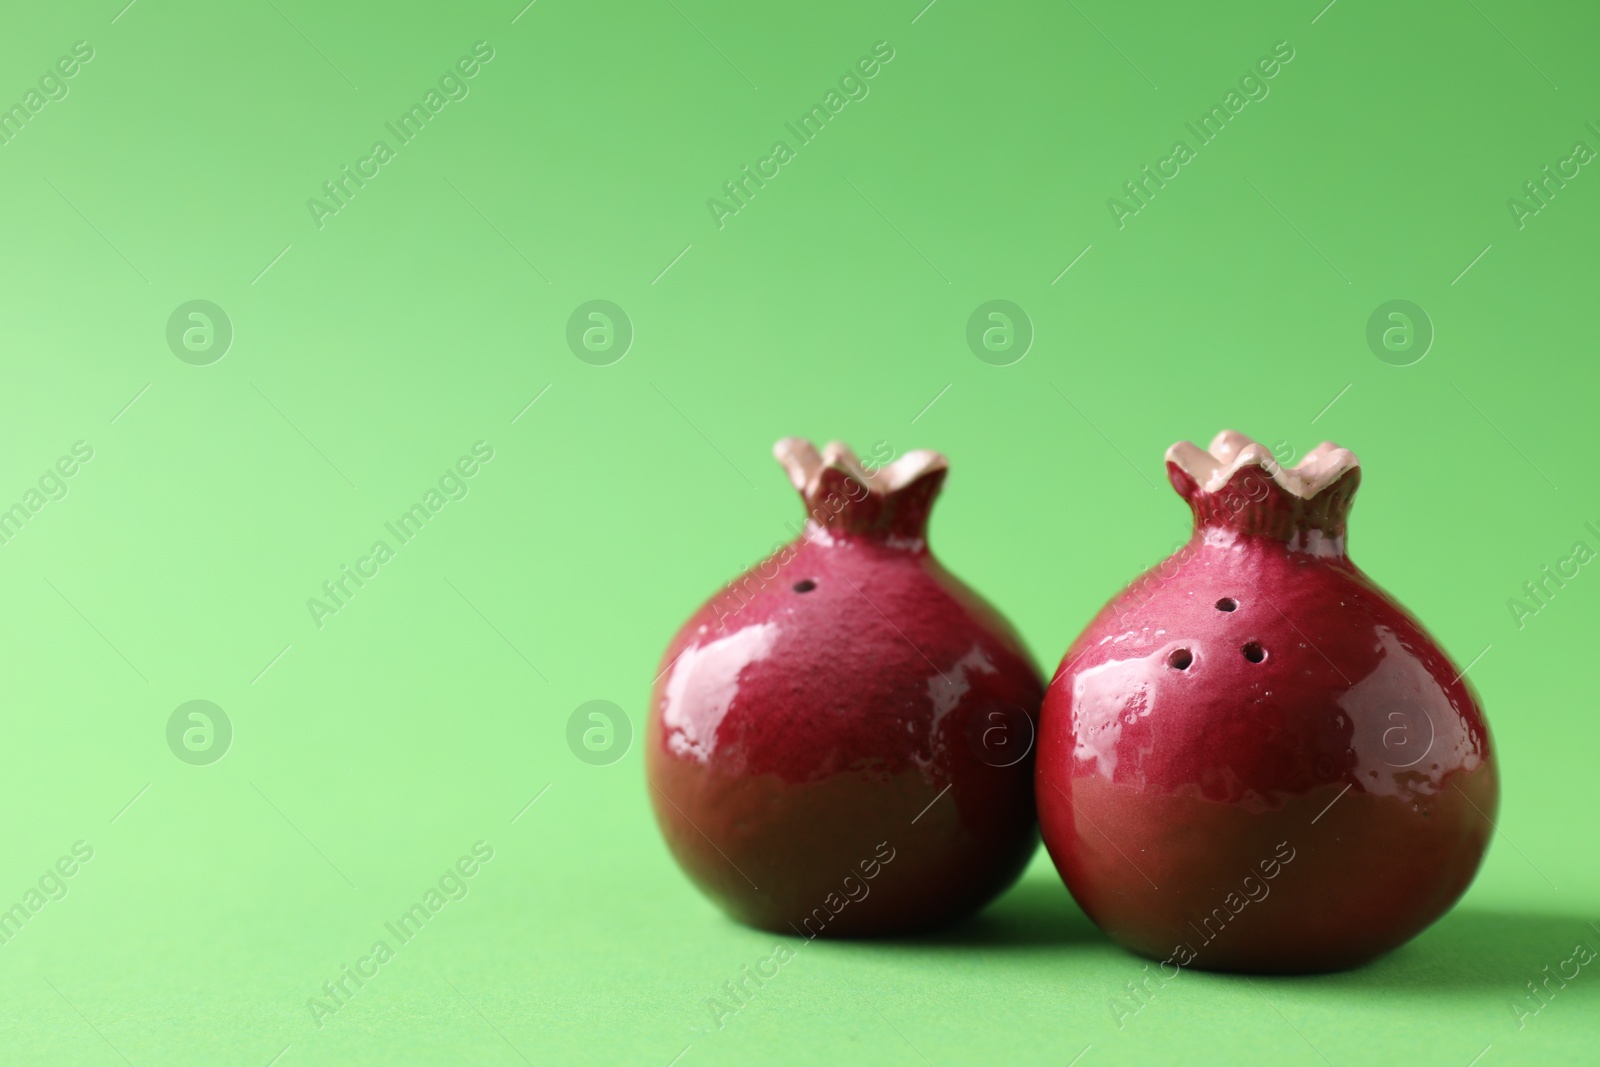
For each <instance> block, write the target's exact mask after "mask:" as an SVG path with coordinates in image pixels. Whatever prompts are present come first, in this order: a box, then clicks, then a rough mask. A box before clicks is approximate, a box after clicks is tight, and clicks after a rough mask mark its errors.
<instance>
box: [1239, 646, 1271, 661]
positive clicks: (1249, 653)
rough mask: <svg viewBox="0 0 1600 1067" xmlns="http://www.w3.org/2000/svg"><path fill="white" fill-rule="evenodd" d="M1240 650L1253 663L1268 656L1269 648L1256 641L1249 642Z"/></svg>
mask: <svg viewBox="0 0 1600 1067" xmlns="http://www.w3.org/2000/svg"><path fill="white" fill-rule="evenodd" d="M1239 651H1240V652H1243V653H1244V658H1245V659H1247V660H1249V661H1250V662H1251V663H1260V662H1261V661H1262V660H1264V659H1266V658H1267V650H1266V649H1264V648H1262V647H1261V646H1260V645H1258V644H1256V643H1255V642H1254V641H1251V642H1249V643H1248V644H1246V645H1245V646H1244V647H1243V648H1241V649H1240V650H1239Z"/></svg>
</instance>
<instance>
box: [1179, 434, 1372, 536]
mask: <svg viewBox="0 0 1600 1067" xmlns="http://www.w3.org/2000/svg"><path fill="white" fill-rule="evenodd" d="M1167 477H1168V478H1170V479H1171V481H1172V486H1173V488H1174V489H1176V490H1177V491H1178V495H1179V496H1181V497H1183V498H1184V499H1185V500H1187V501H1188V502H1189V506H1190V507H1191V508H1192V509H1193V511H1194V520H1195V527H1196V528H1197V529H1199V528H1201V527H1223V528H1226V529H1231V530H1233V531H1235V532H1237V533H1243V534H1249V535H1253V536H1260V537H1273V538H1277V539H1279V540H1283V541H1287V542H1288V543H1289V546H1290V548H1292V549H1299V550H1302V551H1307V552H1315V553H1317V554H1319V555H1338V554H1342V553H1343V551H1344V536H1345V521H1346V519H1347V517H1348V516H1349V513H1350V505H1351V502H1352V499H1353V498H1354V496H1355V491H1356V487H1357V486H1358V485H1359V484H1360V483H1361V461H1360V460H1358V459H1357V458H1356V456H1355V453H1353V452H1351V451H1350V450H1349V449H1346V448H1340V447H1339V446H1338V445H1336V444H1334V443H1333V442H1331V441H1324V442H1323V443H1322V444H1320V445H1318V446H1317V447H1316V448H1313V449H1312V450H1311V451H1310V452H1308V453H1306V455H1305V456H1304V457H1302V458H1301V460H1300V462H1299V463H1297V464H1295V465H1294V466H1293V467H1285V466H1283V465H1282V464H1281V463H1279V462H1278V460H1277V457H1275V456H1274V455H1273V454H1272V450H1271V449H1269V448H1267V447H1266V446H1265V445H1263V444H1260V443H1259V442H1256V441H1252V440H1251V439H1250V438H1248V437H1246V436H1245V435H1244V434H1242V433H1237V432H1235V431H1233V430H1223V431H1222V432H1221V433H1219V434H1217V436H1216V437H1214V438H1212V440H1211V447H1210V448H1208V449H1201V448H1198V447H1196V446H1195V445H1193V444H1191V443H1190V442H1188V441H1179V442H1178V443H1177V444H1175V445H1173V446H1172V447H1171V448H1169V449H1167Z"/></svg>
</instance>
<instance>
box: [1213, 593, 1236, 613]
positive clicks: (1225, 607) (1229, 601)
mask: <svg viewBox="0 0 1600 1067" xmlns="http://www.w3.org/2000/svg"><path fill="white" fill-rule="evenodd" d="M1238 606H1239V602H1238V601H1237V600H1235V599H1233V597H1231V596H1225V597H1223V598H1222V599H1221V600H1219V601H1217V610H1218V611H1232V610H1233V609H1234V608H1237V607H1238Z"/></svg>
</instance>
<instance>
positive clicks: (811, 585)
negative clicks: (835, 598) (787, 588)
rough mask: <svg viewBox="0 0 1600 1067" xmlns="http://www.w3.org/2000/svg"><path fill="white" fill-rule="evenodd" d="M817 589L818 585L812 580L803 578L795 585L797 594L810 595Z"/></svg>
mask: <svg viewBox="0 0 1600 1067" xmlns="http://www.w3.org/2000/svg"><path fill="white" fill-rule="evenodd" d="M816 587H817V583H816V582H813V581H812V580H811V579H810V578H802V579H800V580H799V581H798V582H795V583H794V591H795V592H796V593H809V592H811V590H813V589H815V588H816Z"/></svg>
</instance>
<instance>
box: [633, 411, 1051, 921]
mask: <svg viewBox="0 0 1600 1067" xmlns="http://www.w3.org/2000/svg"><path fill="white" fill-rule="evenodd" d="M774 453H775V454H776V455H777V457H778V459H779V461H780V462H781V463H782V464H783V466H784V468H785V469H786V471H787V472H788V474H789V477H790V481H791V482H792V483H793V485H794V486H795V488H796V489H797V490H798V491H799V492H800V495H801V497H802V499H803V500H804V502H805V505H806V512H807V514H806V525H805V530H804V533H803V534H802V536H800V537H799V538H797V539H796V540H795V541H794V542H793V543H792V544H790V545H788V546H786V547H785V548H784V549H782V550H780V551H779V552H778V553H776V554H775V555H774V556H772V557H771V558H769V559H767V560H763V561H762V562H761V563H760V564H758V565H757V566H756V567H754V568H752V569H751V570H750V571H748V572H746V573H745V574H744V575H742V576H741V577H740V578H738V579H736V580H735V581H734V582H732V583H730V586H729V588H728V590H726V591H724V592H723V593H721V594H719V595H718V596H715V597H713V598H712V599H711V600H709V601H708V602H707V603H706V604H705V605H704V606H703V607H702V608H701V609H700V610H699V611H698V612H696V613H695V615H694V616H693V617H691V618H690V619H689V621H688V622H687V623H685V624H684V626H683V627H682V628H681V629H680V630H679V632H678V634H677V636H676V637H675V638H674V639H673V640H672V642H671V643H670V644H669V645H668V647H667V650H666V653H665V655H664V656H663V658H662V661H661V675H660V678H659V680H658V681H657V682H656V685H655V688H654V693H653V697H652V704H651V713H650V719H649V725H648V734H647V746H646V772H647V775H648V779H649V787H650V799H651V802H652V804H653V805H654V808H655V812H656V817H657V820H658V822H659V824H660V826H661V829H662V833H663V836H664V837H665V839H666V842H667V845H668V847H669V848H670V849H671V851H672V853H673V856H674V857H675V858H676V859H677V861H678V863H679V864H680V866H682V867H683V869H684V871H685V873H687V874H688V875H689V877H690V878H691V879H692V880H693V881H694V882H695V884H696V885H697V886H699V887H700V889H701V890H702V891H703V892H705V893H706V895H707V896H709V897H710V898H711V899H712V900H713V901H715V902H716V903H717V904H718V905H720V906H721V907H722V908H723V909H724V910H726V911H727V912H728V913H729V914H730V915H732V916H733V917H734V918H736V919H738V920H740V921H742V922H745V923H749V924H751V925H753V926H758V927H762V928H765V929H770V930H775V931H779V932H783V933H790V934H794V933H798V934H800V935H801V936H805V937H815V936H846V937H848V936H858V937H859V936H879V935H885V934H894V933H903V932H908V931H913V930H919V929H926V928H930V927H936V926H939V925H943V924H946V923H949V922H953V921H955V920H958V919H960V918H963V917H965V916H966V915H969V914H971V913H973V912H974V911H976V910H977V909H978V908H980V907H982V906H983V905H984V904H986V903H988V902H989V901H990V900H992V899H993V898H994V897H995V896H997V895H998V894H999V893H1000V892H1002V891H1003V890H1004V889H1005V888H1007V887H1008V886H1009V885H1011V884H1012V882H1014V881H1015V880H1016V878H1017V877H1018V876H1019V875H1020V874H1021V872H1022V870H1023V868H1024V867H1025V866H1026V865H1027V862H1028V859H1029V858H1030V857H1031V856H1032V854H1033V852H1034V849H1035V848H1036V846H1037V843H1038V832H1037V827H1036V821H1035V813H1034V801H1033V751H1032V749H1033V742H1034V737H1035V731H1036V727H1037V712H1038V707H1039V702H1040V700H1041V699H1042V696H1043V680H1042V679H1041V678H1040V676H1039V673H1038V671H1037V669H1036V668H1035V667H1034V666H1033V663H1032V661H1031V660H1030V658H1029V657H1028V655H1027V653H1026V651H1025V650H1024V648H1023V647H1022V644H1021V641H1020V639H1019V638H1018V637H1017V635H1016V633H1015V631H1014V630H1013V629H1012V628H1011V626H1010V625H1009V624H1008V623H1007V622H1006V621H1005V620H1004V619H1003V618H1002V617H1001V616H1000V615H999V614H998V613H997V612H996V611H995V610H994V609H993V608H991V607H990V606H989V605H988V604H987V603H986V602H985V601H984V600H983V599H982V598H981V597H979V596H978V595H977V594H976V593H974V592H973V591H972V590H971V589H969V588H967V586H965V585H964V584H963V583H962V582H961V581H960V580H959V579H957V578H955V577H954V576H953V575H951V574H950V573H949V572H948V571H946V570H945V569H944V568H943V567H942V566H940V564H939V563H938V561H937V560H936V559H935V558H934V557H933V555H932V553H931V552H930V551H929V549H928V544H927V537H926V526H927V520H928V512H929V509H930V508H931V506H932V503H933V500H934V498H935V496H936V495H937V494H938V491H939V489H940V487H941V486H942V484H943V482H944V478H945V475H946V470H947V464H946V461H945V459H944V457H943V456H940V455H938V454H937V453H934V452H925V451H918V452H911V453H908V454H906V455H904V456H901V457H899V458H898V459H896V460H895V461H894V462H892V463H888V464H887V465H883V466H876V465H873V466H868V465H863V464H862V463H861V462H860V461H859V460H858V459H857V458H856V456H855V454H854V453H853V452H851V451H850V450H849V449H848V448H847V447H845V446H844V445H842V444H838V443H834V444H830V445H829V446H828V447H827V449H826V450H824V451H823V452H822V453H820V454H819V453H818V452H817V450H816V449H815V448H814V447H813V446H812V445H811V443H810V442H808V441H804V440H800V439H798V438H787V439H785V440H782V441H779V442H778V444H777V445H776V446H775V447H774Z"/></svg>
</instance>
